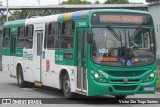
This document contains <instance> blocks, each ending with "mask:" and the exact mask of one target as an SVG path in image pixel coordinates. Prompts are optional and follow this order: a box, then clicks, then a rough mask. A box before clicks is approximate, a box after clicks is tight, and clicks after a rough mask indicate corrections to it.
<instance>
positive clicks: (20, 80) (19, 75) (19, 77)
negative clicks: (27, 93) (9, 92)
mask: <svg viewBox="0 0 160 107" xmlns="http://www.w3.org/2000/svg"><path fill="white" fill-rule="evenodd" d="M17 82H18V86H19V87H20V88H24V87H25V86H26V84H27V83H26V82H25V81H24V78H23V72H22V67H21V66H19V67H18V72H17Z"/></svg>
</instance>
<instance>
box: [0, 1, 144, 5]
mask: <svg viewBox="0 0 160 107" xmlns="http://www.w3.org/2000/svg"><path fill="white" fill-rule="evenodd" d="M0 1H2V4H3V5H4V6H5V5H6V0H0ZM8 1H9V6H38V5H39V2H38V1H39V0H8ZM62 1H66V0H40V5H58V4H59V2H62ZM87 1H90V2H95V1H96V0H87ZM99 1H100V2H101V3H103V2H104V1H105V0H99ZM129 2H133V3H144V4H146V2H145V0H129Z"/></svg>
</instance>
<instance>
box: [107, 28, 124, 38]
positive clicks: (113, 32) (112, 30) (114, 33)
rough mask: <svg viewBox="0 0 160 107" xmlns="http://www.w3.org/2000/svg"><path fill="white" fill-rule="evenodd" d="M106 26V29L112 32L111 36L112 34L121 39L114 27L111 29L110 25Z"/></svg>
mask: <svg viewBox="0 0 160 107" xmlns="http://www.w3.org/2000/svg"><path fill="white" fill-rule="evenodd" d="M107 28H108V30H109V31H110V32H111V33H112V34H113V36H114V37H115V38H116V39H117V40H118V41H120V40H121V38H120V36H119V35H118V34H117V33H116V32H115V31H114V29H113V28H112V27H110V26H107Z"/></svg>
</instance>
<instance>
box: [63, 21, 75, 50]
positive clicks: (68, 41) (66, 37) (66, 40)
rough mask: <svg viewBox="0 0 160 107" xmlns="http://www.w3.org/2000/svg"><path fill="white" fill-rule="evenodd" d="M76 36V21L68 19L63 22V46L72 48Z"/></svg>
mask: <svg viewBox="0 0 160 107" xmlns="http://www.w3.org/2000/svg"><path fill="white" fill-rule="evenodd" d="M73 37H74V22H73V21H68V22H63V24H62V35H61V48H63V49H72V48H73V40H74V39H73Z"/></svg>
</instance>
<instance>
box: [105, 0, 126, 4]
mask: <svg viewBox="0 0 160 107" xmlns="http://www.w3.org/2000/svg"><path fill="white" fill-rule="evenodd" d="M104 4H129V1H128V0H107V1H105V2H104Z"/></svg>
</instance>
